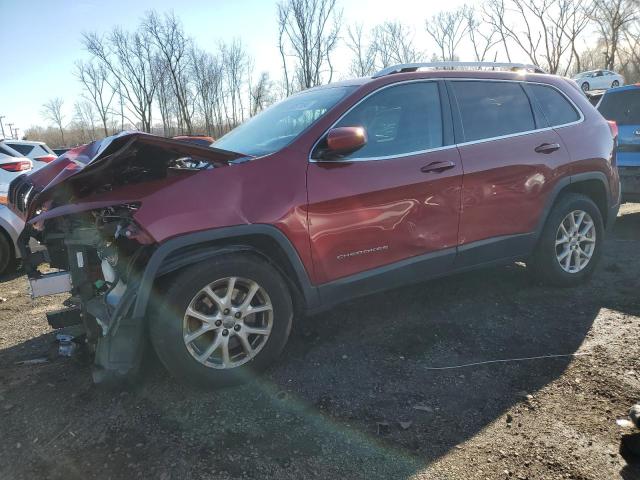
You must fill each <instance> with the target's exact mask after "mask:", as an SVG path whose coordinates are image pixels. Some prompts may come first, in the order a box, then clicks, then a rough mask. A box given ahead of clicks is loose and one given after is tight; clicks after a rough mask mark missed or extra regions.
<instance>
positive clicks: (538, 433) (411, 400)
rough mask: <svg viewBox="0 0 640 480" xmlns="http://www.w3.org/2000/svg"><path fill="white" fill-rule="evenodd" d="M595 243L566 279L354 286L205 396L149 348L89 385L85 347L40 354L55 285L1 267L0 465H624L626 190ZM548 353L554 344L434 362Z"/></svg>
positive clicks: (433, 468) (425, 473)
mask: <svg viewBox="0 0 640 480" xmlns="http://www.w3.org/2000/svg"><path fill="white" fill-rule="evenodd" d="M605 250H606V253H605V256H604V258H603V261H602V262H601V264H600V267H599V269H598V270H597V272H596V274H595V276H594V277H593V279H592V280H591V282H590V283H589V284H588V285H586V286H583V287H580V288H574V289H566V290H558V289H551V288H545V287H542V286H538V285H534V284H532V283H531V282H530V280H529V277H528V275H527V274H526V272H525V270H524V268H522V267H519V266H512V267H506V268H498V269H491V270H484V271H478V272H474V273H470V274H464V275H459V276H455V277H451V278H447V279H441V280H436V281H431V282H428V283H423V284H419V285H416V286H413V287H410V288H405V289H402V290H397V291H393V292H388V293H385V294H381V295H377V296H372V297H369V298H365V299H361V300H357V301H353V302H350V303H348V304H346V305H342V306H340V307H337V308H335V309H334V310H332V311H330V312H326V313H324V314H322V315H318V316H315V317H311V318H308V319H304V320H303V321H301V322H299V324H298V325H297V326H296V328H295V330H294V333H293V336H292V339H291V340H290V343H289V345H288V348H287V350H286V352H285V354H284V355H283V356H282V357H281V359H280V361H279V362H278V364H277V365H276V366H275V367H274V368H272V369H271V370H270V371H269V372H267V374H266V375H264V376H263V377H261V378H256V379H255V380H254V381H252V382H251V383H250V384H249V385H246V386H243V387H237V388H233V389H226V390H220V391H215V392H202V391H197V390H193V389H191V388H188V387H185V386H184V385H182V384H180V383H179V382H177V381H176V380H173V379H170V378H168V376H167V374H166V373H165V372H164V371H163V370H162V369H161V368H160V367H158V366H157V364H156V362H155V360H154V359H153V357H152V356H151V355H149V360H148V362H147V363H148V365H147V368H146V374H145V376H144V379H142V380H141V381H140V382H139V384H138V385H137V386H136V387H135V388H133V389H131V390H128V391H118V392H113V391H104V390H101V389H99V388H97V387H95V386H94V385H92V383H91V379H90V366H89V363H88V362H87V360H86V359H85V358H83V356H82V355H78V356H76V357H73V358H61V357H56V356H55V355H52V351H54V350H55V345H54V344H53V341H54V334H53V333H52V332H51V330H50V329H49V327H48V325H47V323H46V320H45V315H44V314H45V312H46V311H47V310H50V309H54V308H60V305H61V303H62V301H63V300H64V296H57V297H50V298H42V299H38V300H36V301H31V300H30V299H29V297H28V295H27V293H26V280H25V278H24V277H23V276H15V277H13V278H5V279H3V280H4V281H3V282H2V283H0V297H2V298H4V299H6V301H2V303H0V437H1V438H2V441H1V442H0V478H2V479H36V478H37V479H40V478H43V479H91V478H100V479H102V478H105V479H107V478H111V479H134V478H145V479H146V478H158V479H162V480H168V479H232V478H278V479H280V478H284V479H288V478H291V479H294V478H295V479H298V478H363V479H365V478H366V479H378V478H380V479H392V478H394V479H395V478H401V479H406V478H416V479H503V478H514V479H559V478H572V479H598V480H600V479H613V478H624V479H627V480H628V479H633V478H640V473H639V472H640V470H636V468H637V467H633V466H631V465H628V464H627V463H626V462H625V460H624V459H623V458H622V457H621V456H620V455H619V453H618V450H619V445H620V440H621V437H622V435H623V434H628V433H630V431H628V430H627V429H625V428H623V427H620V426H618V425H617V424H616V419H617V418H622V417H625V415H626V412H627V410H628V408H629V406H630V405H631V404H632V403H634V402H635V401H636V400H638V399H639V398H640V360H639V355H638V354H639V353H640V345H639V344H638V341H637V339H638V336H639V335H640V296H639V295H638V289H639V287H640V276H639V275H638V272H639V271H640V204H627V205H625V206H624V207H623V209H622V211H621V216H620V218H618V222H617V224H616V227H615V229H614V232H613V234H612V235H610V236H609V238H608V240H607V244H606V248H605ZM546 355H565V356H555V357H551V358H538V359H530V360H520V361H508V362H507V361H505V362H502V361H500V362H493V363H484V364H480V365H471V366H464V367H460V368H450V369H437V368H438V367H447V366H459V365H464V364H469V363H476V362H487V361H491V360H505V359H513V358H520V359H522V358H524V357H539V356H546ZM42 357H49V361H47V362H46V363H41V364H20V363H18V362H21V361H24V360H30V359H37V358H42Z"/></svg>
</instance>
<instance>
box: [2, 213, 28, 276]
mask: <svg viewBox="0 0 640 480" xmlns="http://www.w3.org/2000/svg"><path fill="white" fill-rule="evenodd" d="M23 228H24V222H23V221H22V219H21V218H20V217H18V216H17V215H16V214H15V213H13V212H12V211H11V210H9V208H7V206H6V205H3V204H2V203H0V276H1V275H3V274H5V273H10V272H11V269H12V268H15V262H16V259H18V258H20V251H19V250H18V248H17V247H16V241H17V240H18V235H20V232H22V229H23Z"/></svg>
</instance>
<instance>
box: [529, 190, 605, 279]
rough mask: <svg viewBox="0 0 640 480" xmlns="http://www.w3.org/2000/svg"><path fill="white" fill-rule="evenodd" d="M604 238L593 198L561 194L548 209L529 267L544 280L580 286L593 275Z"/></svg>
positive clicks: (600, 218)
mask: <svg viewBox="0 0 640 480" xmlns="http://www.w3.org/2000/svg"><path fill="white" fill-rule="evenodd" d="M572 218H573V220H572ZM572 226H575V231H574V228H573V227H572ZM603 241H604V223H603V220H602V214H601V213H600V209H599V208H598V206H597V205H596V204H595V203H594V202H593V200H591V199H590V198H589V197H587V196H585V195H581V194H577V193H568V194H565V195H562V196H561V197H560V198H559V199H558V200H557V201H556V203H555V205H554V206H553V208H552V209H551V213H550V214H549V217H548V218H547V221H546V223H545V226H544V229H543V230H542V234H541V235H540V238H539V239H538V245H537V247H536V250H535V252H534V254H533V256H532V258H531V261H530V262H529V263H530V265H529V267H530V268H531V270H532V272H533V273H534V275H535V276H536V278H537V279H538V280H541V281H543V282H544V283H548V284H551V285H555V286H559V287H572V286H575V285H579V284H580V283H582V282H584V281H586V280H587V279H588V278H589V277H590V276H591V275H592V274H593V271H594V270H595V268H596V265H597V263H598V260H599V259H600V256H601V255H602V245H603Z"/></svg>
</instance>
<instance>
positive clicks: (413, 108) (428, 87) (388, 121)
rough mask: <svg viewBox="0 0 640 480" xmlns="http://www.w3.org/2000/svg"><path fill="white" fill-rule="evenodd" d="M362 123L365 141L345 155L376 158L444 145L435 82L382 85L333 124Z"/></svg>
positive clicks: (347, 125) (354, 124)
mask: <svg viewBox="0 0 640 480" xmlns="http://www.w3.org/2000/svg"><path fill="white" fill-rule="evenodd" d="M353 126H361V127H364V129H365V130H366V132H367V144H366V145H365V146H364V147H362V148H361V149H359V150H358V151H356V152H354V153H352V154H351V155H348V156H346V157H344V158H346V159H349V158H375V157H387V156H394V155H403V154H408V153H412V152H419V151H422V150H428V149H432V148H437V147H441V146H442V145H443V138H442V111H441V107H440V96H439V92H438V85H437V84H436V83H435V82H415V83H407V84H402V85H397V86H393V87H388V88H385V89H383V90H381V91H379V92H377V93H374V94H373V95H371V96H370V97H369V98H367V99H366V100H364V101H363V102H362V103H360V104H359V105H357V106H356V107H355V108H354V109H353V110H351V111H350V112H349V113H347V115H346V116H345V117H344V118H343V119H342V120H340V122H338V124H337V125H336V127H353Z"/></svg>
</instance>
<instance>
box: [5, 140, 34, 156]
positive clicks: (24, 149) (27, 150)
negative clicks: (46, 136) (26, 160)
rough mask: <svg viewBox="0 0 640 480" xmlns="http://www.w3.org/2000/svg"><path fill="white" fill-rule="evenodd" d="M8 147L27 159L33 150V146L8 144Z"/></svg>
mask: <svg viewBox="0 0 640 480" xmlns="http://www.w3.org/2000/svg"><path fill="white" fill-rule="evenodd" d="M7 145H9V146H10V147H11V148H13V149H14V150H15V151H16V152H19V153H21V154H22V155H24V156H25V157H26V156H27V155H29V154H30V153H31V150H33V145H25V144H23V143H7Z"/></svg>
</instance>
